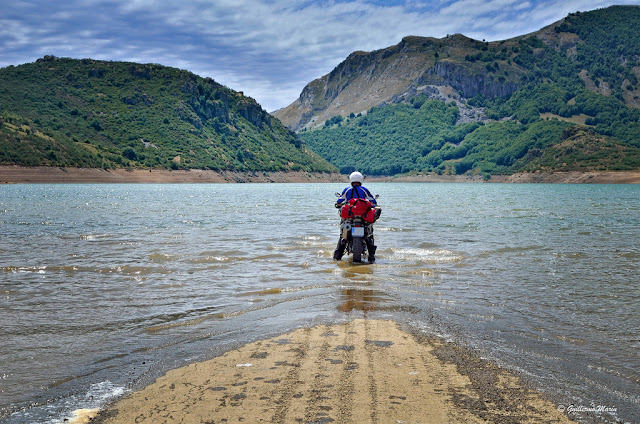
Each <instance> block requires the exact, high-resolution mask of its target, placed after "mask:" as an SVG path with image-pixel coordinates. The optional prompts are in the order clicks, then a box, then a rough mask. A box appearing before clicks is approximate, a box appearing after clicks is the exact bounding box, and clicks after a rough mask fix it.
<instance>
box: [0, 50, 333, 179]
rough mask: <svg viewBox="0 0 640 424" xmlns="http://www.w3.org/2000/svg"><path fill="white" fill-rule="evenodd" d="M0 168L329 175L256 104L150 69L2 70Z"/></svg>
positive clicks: (96, 64)
mask: <svg viewBox="0 0 640 424" xmlns="http://www.w3.org/2000/svg"><path fill="white" fill-rule="evenodd" d="M0 164H19V165H49V166H72V167H94V168H95V167H98V168H120V167H137V168H168V169H179V168H180V169H189V168H199V169H213V170H235V171H295V170H305V171H319V172H327V171H333V170H334V168H333V167H332V166H331V165H329V164H328V163H327V162H326V161H325V160H324V159H321V158H320V157H319V156H317V155H316V154H314V153H312V152H310V151H309V150H308V149H307V148H306V146H305V145H304V143H302V142H301V140H300V138H299V137H298V136H296V135H295V134H294V133H293V132H291V131H290V130H288V129H287V128H285V127H284V126H283V125H282V124H281V123H280V122H279V121H278V120H277V119H275V118H273V117H272V116H270V115H269V114H268V113H266V112H265V111H264V110H263V109H262V108H261V107H260V106H259V105H258V104H257V103H256V102H255V100H253V99H251V98H249V97H245V96H243V95H242V93H238V92H235V91H233V90H231V89H229V88H227V87H224V86H222V85H220V84H218V83H216V82H215V81H214V80H212V79H210V78H201V77H198V76H196V75H194V74H192V73H190V72H187V71H183V70H179V69H174V68H169V67H164V66H161V65H155V64H145V65H143V64H136V63H124V62H105V61H95V60H89V59H85V60H72V59H62V58H54V57H51V56H47V57H45V58H43V59H39V60H38V61H37V62H36V63H29V64H25V65H20V66H9V67H7V68H3V69H0Z"/></svg>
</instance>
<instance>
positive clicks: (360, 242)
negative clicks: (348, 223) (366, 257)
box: [352, 237, 364, 262]
mask: <svg viewBox="0 0 640 424" xmlns="http://www.w3.org/2000/svg"><path fill="white" fill-rule="evenodd" d="M352 249H353V262H362V254H363V253H364V238H363V237H354V238H353V247H352Z"/></svg>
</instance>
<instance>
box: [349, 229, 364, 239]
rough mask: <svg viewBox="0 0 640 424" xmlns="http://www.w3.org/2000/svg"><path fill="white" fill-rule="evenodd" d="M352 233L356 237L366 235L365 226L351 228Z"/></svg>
mask: <svg viewBox="0 0 640 424" xmlns="http://www.w3.org/2000/svg"><path fill="white" fill-rule="evenodd" d="M351 235H352V236H354V237H364V227H353V228H351Z"/></svg>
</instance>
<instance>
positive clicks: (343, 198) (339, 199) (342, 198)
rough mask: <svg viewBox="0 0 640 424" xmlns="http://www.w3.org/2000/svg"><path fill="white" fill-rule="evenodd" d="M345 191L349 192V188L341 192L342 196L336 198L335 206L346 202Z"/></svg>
mask: <svg viewBox="0 0 640 424" xmlns="http://www.w3.org/2000/svg"><path fill="white" fill-rule="evenodd" d="M347 190H349V187H347V188H345V189H344V190H342V194H341V195H340V197H338V200H336V205H341V204H343V203H344V202H346V201H347Z"/></svg>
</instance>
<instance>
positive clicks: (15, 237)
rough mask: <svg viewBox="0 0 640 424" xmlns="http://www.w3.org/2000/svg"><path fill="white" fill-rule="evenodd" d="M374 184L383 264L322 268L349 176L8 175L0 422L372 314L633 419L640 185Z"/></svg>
mask: <svg viewBox="0 0 640 424" xmlns="http://www.w3.org/2000/svg"><path fill="white" fill-rule="evenodd" d="M368 187H369V189H370V190H371V191H373V192H374V193H379V194H380V195H381V198H380V204H381V205H382V206H383V214H382V218H381V220H380V221H379V222H378V223H377V224H376V230H375V231H376V242H377V245H378V246H379V248H378V253H377V255H376V256H377V259H378V261H377V263H376V264H375V265H354V264H351V263H349V261H347V260H344V261H341V262H337V263H336V262H334V261H332V260H331V254H332V251H333V248H334V246H335V243H336V241H337V231H338V227H337V225H338V219H337V212H336V210H335V209H334V208H333V201H334V199H335V198H334V197H333V193H334V192H335V191H340V190H341V189H342V188H343V185H341V184H313V185H308V184H251V185H241V184H220V185H218V184H202V185H135V184H132V185H12V186H1V187H0V307H1V308H0V310H1V315H0V340H2V343H1V344H0V366H1V369H0V420H1V421H3V422H8V423H28V422H62V421H63V420H64V419H65V418H68V417H70V416H71V412H72V411H73V410H75V409H79V408H92V407H97V406H100V405H102V404H104V403H105V402H107V401H108V400H109V399H111V398H113V397H114V396H117V395H119V394H121V393H123V392H125V391H126V390H130V389H132V388H137V387H139V386H140V385H143V384H145V383H147V382H149V381H150V379H152V378H154V377H156V376H158V375H159V374H161V373H162V372H163V371H165V370H167V369H170V368H174V367H177V366H180V365H184V364H186V363H188V362H192V361H195V360H202V359H205V358H209V357H211V356H214V355H216V354H219V353H221V352H223V351H225V350H228V349H231V348H234V347H237V346H239V345H241V344H244V343H246V342H249V341H253V340H257V339H260V338H265V337H269V336H274V335H277V334H279V333H283V332H286V331H288V330H291V329H294V328H298V327H301V326H308V325H315V324H318V323H335V322H343V321H348V320H351V319H354V318H361V317H363V316H366V317H371V318H386V319H395V320H397V321H400V322H403V323H405V324H406V325H408V326H410V327H411V328H413V329H416V330H417V331H421V332H424V333H426V334H430V335H437V336H441V337H445V338H446V339H448V340H451V341H454V342H456V343H459V344H462V345H465V346H469V347H471V348H474V349H476V350H477V351H478V352H479V354H481V355H482V356H483V357H486V358H489V359H491V360H493V361H496V362H497V363H499V364H500V365H503V366H505V367H508V368H510V369H512V370H515V371H517V372H518V373H520V374H521V375H522V376H524V377H525V378H526V379H527V380H528V381H529V382H530V383H531V384H532V385H534V386H535V387H537V388H540V389H542V390H544V391H545V392H546V393H548V394H549V395H551V396H552V397H553V399H554V400H557V403H558V404H559V405H565V406H568V405H571V404H573V405H574V406H575V407H578V408H579V407H583V408H579V409H585V408H586V409H593V408H594V407H598V406H601V407H604V408H607V409H608V410H609V411H608V412H598V413H593V412H590V411H586V412H581V413H579V414H578V413H574V414H573V415H572V417H574V418H579V419H581V420H582V421H583V422H618V421H620V422H625V421H627V422H639V421H640V413H639V412H638V411H640V407H639V403H640V395H639V393H640V358H639V356H638V352H639V348H640V336H639V333H638V328H640V319H639V318H638V316H640V302H639V301H640V285H639V284H638V277H637V276H638V274H639V272H638V270H639V269H638V268H639V265H638V264H639V263H640V260H639V259H640V244H639V242H638V240H639V239H640V186H638V185H497V184H496V185H493V184H398V183H394V184H383V183H376V184H369V185H368ZM314 199H315V200H314ZM595 409H598V408H595ZM611 410H615V411H611Z"/></svg>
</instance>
